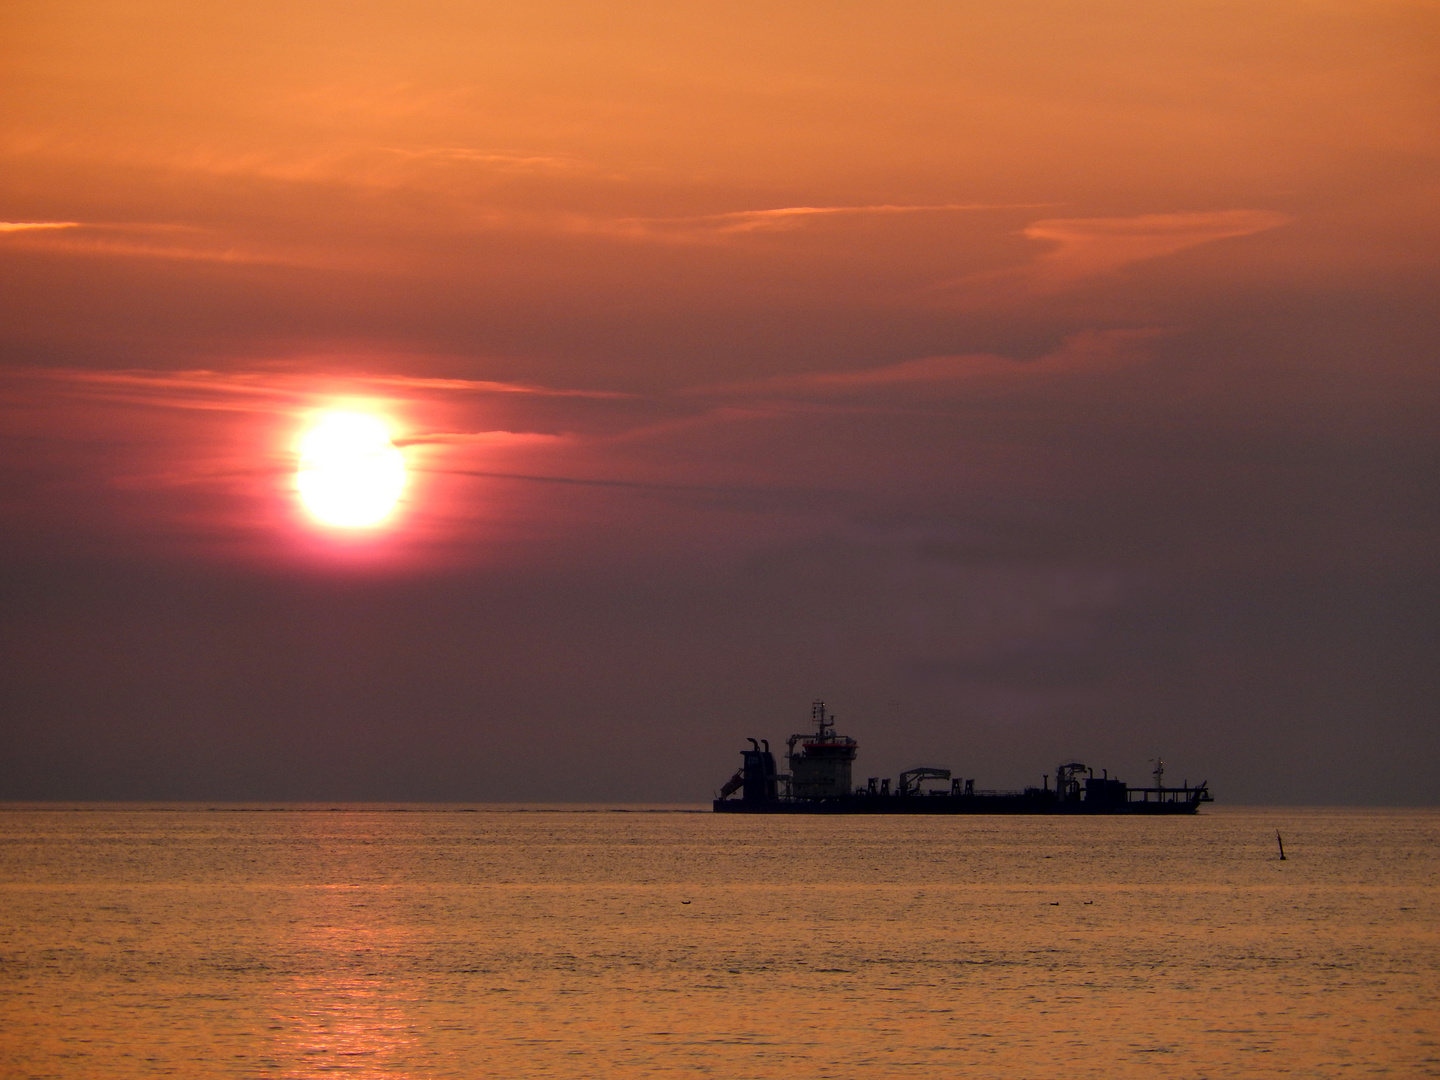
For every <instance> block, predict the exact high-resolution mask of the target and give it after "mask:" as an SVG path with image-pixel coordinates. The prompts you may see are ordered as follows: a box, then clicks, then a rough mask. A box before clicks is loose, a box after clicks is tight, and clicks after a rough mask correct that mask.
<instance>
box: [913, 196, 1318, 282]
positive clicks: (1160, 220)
mask: <svg viewBox="0 0 1440 1080" xmlns="http://www.w3.org/2000/svg"><path fill="white" fill-rule="evenodd" d="M1291 220H1292V219H1291V217H1290V216H1289V215H1288V214H1282V213H1279V212H1277V211H1274V210H1210V211H1196V212H1187V213H1175V214H1137V215H1135V216H1133V217H1103V218H1100V217H1096V218H1045V219H1043V220H1040V221H1033V222H1031V223H1030V224H1029V225H1026V226H1025V227H1024V228H1023V229H1021V230H1020V235H1021V236H1023V237H1025V239H1027V240H1035V241H1038V242H1040V243H1043V244H1047V245H1049V250H1048V251H1045V252H1042V253H1040V254H1039V255H1037V256H1036V257H1035V258H1034V259H1032V260H1031V261H1030V262H1028V263H1025V264H1023V265H1021V266H1016V267H1011V268H1008V269H1004V270H997V271H990V272H987V273H981V274H971V275H967V276H966V277H962V278H956V279H951V280H949V281H943V282H940V283H939V284H938V285H937V286H936V289H937V290H939V291H942V292H945V293H952V294H954V293H958V294H961V295H963V296H965V297H966V298H967V299H968V300H970V301H971V302H973V303H991V302H995V301H997V300H998V301H1004V300H1007V299H1015V298H1016V297H1023V296H1032V295H1036V294H1039V295H1044V294H1047V293H1056V292H1061V291H1063V290H1065V289H1068V288H1070V287H1072V286H1074V285H1078V284H1080V283H1082V282H1085V281H1089V280H1091V279H1093V278H1097V277H1101V276H1103V275H1105V274H1110V273H1113V272H1115V271H1117V270H1120V269H1122V268H1123V267H1126V266H1130V265H1132V264H1134V263H1138V262H1144V261H1146V260H1149V259H1158V258H1162V257H1164V256H1167V255H1174V254H1176V253H1178V252H1181V251H1185V250H1187V249H1189V248H1194V247H1199V246H1201V245H1203V244H1210V243H1214V242H1215V241H1218V240H1227V239H1231V238H1234V237H1241V236H1251V235H1253V234H1255V233H1261V232H1265V231H1267V230H1269V229H1276V228H1279V227H1280V226H1282V225H1286V224H1288V223H1289V222H1290V221H1291Z"/></svg>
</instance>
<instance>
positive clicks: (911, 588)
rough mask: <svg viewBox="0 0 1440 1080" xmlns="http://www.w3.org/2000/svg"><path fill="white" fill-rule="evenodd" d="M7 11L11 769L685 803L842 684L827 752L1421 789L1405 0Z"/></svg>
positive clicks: (1438, 614) (0, 574)
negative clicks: (304, 496) (359, 517)
mask: <svg viewBox="0 0 1440 1080" xmlns="http://www.w3.org/2000/svg"><path fill="white" fill-rule="evenodd" d="M0 40H3V45H0V57H3V68H0V71H3V76H0V78H3V83H0V116H3V122H0V313H3V318H0V350H3V351H0V357H3V368H0V507H3V515H4V517H3V522H4V525H3V530H0V745H3V753H0V799H37V798H66V799H84V798H104V799H111V798H146V799H161V798H164V799H397V800H398V799H443V800H515V799H543V800H561V799H566V800H631V801H691V802H698V801H704V800H708V799H709V798H710V797H711V796H712V794H713V792H714V789H715V788H717V787H718V786H719V785H720V784H721V783H722V782H723V781H724V780H725V779H726V777H728V775H729V774H730V772H731V771H733V769H734V768H735V766H736V765H737V764H738V761H739V757H738V751H739V749H740V748H741V747H742V746H743V745H747V744H746V743H745V738H746V737H748V736H752V735H753V736H756V737H761V736H764V737H768V738H770V739H771V740H772V741H773V740H776V739H783V738H784V737H785V736H786V735H788V734H789V733H790V732H791V731H796V730H801V729H803V728H804V727H806V726H807V721H808V716H809V707H810V701H811V699H812V698H814V697H823V698H825V699H826V700H827V701H828V702H829V704H830V707H831V709H832V710H833V711H834V712H835V713H836V715H837V717H838V724H839V728H840V730H841V731H842V732H843V733H846V734H850V735H853V736H854V737H856V738H857V739H858V740H859V742H860V758H859V760H858V761H857V763H856V773H857V775H858V776H860V777H864V776H869V775H887V774H888V775H894V774H895V773H897V772H898V771H899V770H900V769H904V768H907V767H910V766H912V765H914V764H916V763H917V762H940V763H946V764H949V765H951V766H952V767H953V768H954V769H955V770H956V772H957V774H959V775H963V776H966V777H971V776H973V777H977V778H978V780H979V786H982V787H989V786H997V787H998V786H1011V785H1015V786H1018V785H1021V784H1025V783H1035V782H1038V781H1039V778H1040V775H1041V774H1042V773H1047V772H1048V773H1053V772H1054V766H1055V763H1056V762H1057V761H1060V760H1062V759H1063V760H1071V759H1079V760H1081V761H1085V762H1087V763H1090V764H1092V765H1094V766H1095V767H1096V769H1097V771H1098V769H1099V768H1101V767H1107V768H1109V769H1110V771H1111V775H1115V774H1116V773H1119V774H1120V775H1122V776H1123V777H1125V778H1126V779H1129V780H1131V781H1132V782H1135V783H1138V782H1140V781H1141V780H1148V777H1149V770H1150V767H1151V766H1150V765H1149V764H1148V762H1149V760H1150V759H1151V758H1154V757H1156V756H1157V755H1163V756H1164V758H1165V761H1166V762H1167V773H1166V776H1167V779H1170V780H1175V781H1179V780H1181V779H1186V778H1188V779H1189V780H1191V781H1198V780H1201V779H1208V780H1209V781H1210V784H1211V787H1212V789H1213V790H1214V791H1215V792H1216V794H1217V798H1219V799H1222V800H1224V801H1225V802H1228V803H1264V802H1310V803H1319V802H1402V803H1433V802H1437V801H1440V780H1437V777H1440V715H1437V713H1440V706H1437V703H1440V659H1437V658H1440V573H1437V571H1440V565H1437V564H1440V392H1437V391H1440V348H1437V346H1440V302H1437V297H1440V273H1437V270H1440V124H1437V120H1440V5H1437V4H1436V3H1434V2H1432V0H1413V2H1407V0H1393V2H1392V0H1365V2H1362V0H1335V2H1326V0H1288V2H1275V0H1245V2H1243V3H1224V2H1203V3H1202V2H1195V0H1176V2H1173V3H1163V4H1154V3H1141V2H1139V0H1133V2H1132V0H1123V2H1120V0H1116V2H1101V0H1080V2H1075V0H1055V2H1005V3H1001V2H998V0H983V2H968V3H967V2H955V3H938V2H936V3H924V2H919V0H887V2H885V3H866V2H855V3H850V2H839V0H829V2H826V3H809V2H795V3H786V4H778V5H777V4H774V3H766V4H758V3H754V4H752V3H746V2H735V0H731V2H726V3H713V2H701V3H694V4H680V5H676V4H661V3H650V2H642V0H635V2H612V0H598V2H597V0H586V2H579V0H575V2H557V0H527V2H526V3H495V2H487V0H434V2H423V0H422V2H410V3H403V4H402V3H399V2H394V0H388V2H366V0H358V2H349V3H344V4H341V3H316V2H310V0H286V2H285V3H272V2H267V0H258V2H254V3H245V4H227V5H214V4H184V3H180V2H179V0H114V2H110V0H74V2H70V0H12V2H11V3H8V4H7V5H6V6H5V9H4V12H3V14H0ZM327 409H342V410H351V411H358V412H360V413H363V414H366V415H370V416H375V417H379V418H381V419H382V420H383V422H384V423H385V424H386V425H388V428H389V431H390V433H391V436H392V439H393V442H394V445H395V447H396V448H397V449H398V451H399V453H400V455H401V457H402V458H403V461H404V466H405V470H406V478H405V486H404V489H403V491H402V492H401V495H400V501H399V503H398V504H397V505H396V507H395V509H394V511H393V513H391V514H390V515H389V516H387V517H385V518H384V519H383V520H382V521H380V522H379V523H378V524H373V525H365V526H359V527H355V526H335V525H327V524H325V523H323V522H321V521H318V520H316V518H315V516H314V515H313V514H312V513H311V512H309V511H307V508H306V505H305V504H304V503H302V501H301V500H300V498H299V496H298V492H297V481H296V470H297V468H298V466H299V463H300V454H301V440H302V438H303V437H304V435H305V432H306V430H307V428H308V427H309V426H310V425H311V424H312V423H313V422H314V421H315V419H316V418H317V417H318V416H320V415H322V414H323V413H324V411H325V410H327Z"/></svg>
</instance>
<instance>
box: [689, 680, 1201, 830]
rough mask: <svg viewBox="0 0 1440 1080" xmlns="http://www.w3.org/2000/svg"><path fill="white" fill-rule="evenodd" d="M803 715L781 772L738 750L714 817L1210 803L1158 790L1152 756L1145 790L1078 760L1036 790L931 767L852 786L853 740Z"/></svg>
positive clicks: (760, 754)
mask: <svg viewBox="0 0 1440 1080" xmlns="http://www.w3.org/2000/svg"><path fill="white" fill-rule="evenodd" d="M810 718H811V721H812V722H813V723H814V725H815V730H814V731H813V732H810V733H807V734H801V735H791V736H790V738H789V740H788V742H787V743H786V753H785V761H786V763H787V764H788V766H789V768H790V771H789V772H788V773H782V772H780V771H779V770H778V769H777V768H776V765H775V754H774V753H773V752H772V751H771V750H770V743H769V740H766V739H750V740H749V742H750V746H751V749H749V750H742V751H741V752H740V753H741V755H742V757H743V759H744V761H743V764H742V765H741V766H740V769H739V771H737V772H736V773H735V775H734V776H732V777H731V778H730V779H729V780H728V781H726V783H725V785H724V786H723V787H722V788H721V789H720V794H719V798H717V799H716V800H715V802H714V809H715V812H716V813H717V814H1193V813H1195V812H1196V811H1198V810H1199V809H1200V804H1201V803H1207V802H1213V801H1214V800H1213V799H1212V798H1211V796H1210V790H1209V781H1205V782H1204V783H1201V784H1199V785H1198V786H1196V787H1191V786H1190V783H1189V781H1186V782H1185V783H1184V784H1183V785H1182V786H1180V787H1165V785H1164V778H1165V763H1164V761H1163V760H1161V759H1158V758H1157V759H1156V763H1155V772H1154V774H1153V775H1154V779H1155V784H1154V786H1153V787H1131V786H1129V785H1128V784H1126V783H1125V782H1124V781H1121V780H1116V779H1112V778H1111V777H1110V774H1109V771H1108V770H1102V771H1101V774H1100V775H1099V776H1096V775H1095V770H1093V769H1091V768H1089V767H1087V766H1085V765H1083V764H1081V763H1080V762H1078V761H1068V762H1064V763H1062V764H1061V765H1059V766H1057V767H1056V769H1055V773H1054V780H1055V782H1054V784H1053V785H1052V784H1051V782H1050V779H1051V777H1050V774H1049V773H1046V774H1045V775H1044V778H1043V780H1042V782H1041V785H1040V786H1039V787H1038V788H1037V787H1028V788H1024V789H1023V790H1020V791H993V790H983V789H977V788H976V787H975V781H974V780H967V779H964V778H962V777H958V776H951V774H950V770H949V769H946V768H941V767H938V766H933V765H919V766H916V767H915V768H913V769H907V770H905V771H904V772H902V773H901V774H900V776H899V777H898V778H897V781H896V783H895V784H894V785H892V784H891V783H890V778H889V777H877V776H872V777H870V778H869V779H868V780H867V781H866V782H865V784H864V785H862V786H859V787H857V786H854V784H853V782H852V780H851V772H852V771H853V770H852V765H853V763H854V761H855V756H856V752H857V750H858V749H859V746H858V744H857V743H856V741H855V740H854V739H852V738H850V737H849V736H848V735H838V734H836V732H835V717H834V716H832V715H831V714H830V713H829V712H827V711H826V708H825V702H823V701H816V702H814V703H813V705H812V706H811V710H810ZM797 747H798V749H797ZM936 785H939V786H938V787H937V786H936Z"/></svg>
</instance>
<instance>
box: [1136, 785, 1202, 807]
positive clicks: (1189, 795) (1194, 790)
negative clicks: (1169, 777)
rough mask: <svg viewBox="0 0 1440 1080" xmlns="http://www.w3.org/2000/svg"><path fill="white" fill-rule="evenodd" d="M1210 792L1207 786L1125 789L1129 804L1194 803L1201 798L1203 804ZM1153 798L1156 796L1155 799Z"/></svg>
mask: <svg viewBox="0 0 1440 1080" xmlns="http://www.w3.org/2000/svg"><path fill="white" fill-rule="evenodd" d="M1208 794H1209V792H1208V791H1207V790H1206V785H1205V784H1201V785H1200V786H1199V787H1190V786H1189V785H1186V786H1185V787H1132V788H1126V789H1125V798H1126V801H1127V802H1159V803H1168V802H1177V803H1178V802H1193V801H1195V799H1196V798H1199V799H1200V801H1201V802H1204V801H1206V800H1205V796H1206V795H1208ZM1151 796H1154V797H1153V798H1152V797H1151Z"/></svg>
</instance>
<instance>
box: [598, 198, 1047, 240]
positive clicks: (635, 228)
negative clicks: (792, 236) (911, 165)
mask: <svg viewBox="0 0 1440 1080" xmlns="http://www.w3.org/2000/svg"><path fill="white" fill-rule="evenodd" d="M1053 205H1054V204H1053V203H925V204H900V203H877V204H872V205H862V206H779V207H773V208H770V209H765V210H731V211H726V212H724V213H719V214H695V215H689V216H683V217H622V218H608V219H582V221H577V225H580V226H581V227H583V228H585V229H586V230H587V231H594V232H603V233H609V234H612V235H617V236H626V237H630V238H633V239H641V240H669V241H674V242H680V243H685V242H695V241H703V240H719V239H723V238H726V237H730V236H735V235H737V234H744V233H758V232H787V231H790V230H793V229H798V228H800V227H801V226H803V225H805V224H806V223H807V222H809V221H812V220H815V219H817V218H827V217H890V216H897V215H903V214H944V213H975V212H981V211H993V210H1016V209H1033V208H1036V207H1041V206H1053Z"/></svg>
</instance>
